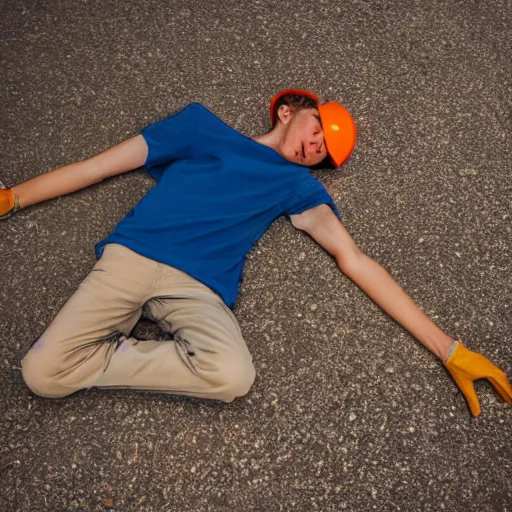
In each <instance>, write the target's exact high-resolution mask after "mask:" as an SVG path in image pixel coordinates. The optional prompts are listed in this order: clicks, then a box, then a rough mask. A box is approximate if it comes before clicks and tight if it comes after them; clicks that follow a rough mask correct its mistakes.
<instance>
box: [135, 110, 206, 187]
mask: <svg viewBox="0 0 512 512" xmlns="http://www.w3.org/2000/svg"><path fill="white" fill-rule="evenodd" d="M197 106H198V105H196V104H194V103H192V104H190V105H188V106H187V107H185V108H184V109H183V110H181V111H180V112H178V113H177V114H173V115H170V116H169V117H166V118H165V119H162V120H161V121H158V122H156V123H153V124H150V125H149V126H146V128H144V129H142V130H141V132H140V133H141V135H142V136H143V137H144V140H145V141H146V143H147V145H148V157H147V159H146V163H145V164H144V167H145V168H146V171H147V172H148V173H149V174H150V175H151V176H152V177H153V178H154V179H155V180H156V181H159V180H160V178H161V174H162V172H163V169H162V168H160V169H159V168H158V167H159V166H161V165H163V164H168V163H170V162H172V161H173V160H178V159H181V158H185V157H187V156H188V155H189V153H190V149H191V147H192V144H193V142H194V140H196V137H195V136H194V132H195V130H196V126H197V114H198V109H197Z"/></svg>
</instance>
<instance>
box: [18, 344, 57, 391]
mask: <svg viewBox="0 0 512 512" xmlns="http://www.w3.org/2000/svg"><path fill="white" fill-rule="evenodd" d="M21 375H22V376H23V380H24V381H25V384H26V385H27V387H28V388H29V389H30V391H32V393H34V394H36V395H39V396H42V397H45V398H55V397H56V395H54V394H52V385H51V381H52V379H51V378H50V376H49V375H47V374H46V372H45V368H44V366H42V365H41V364H38V362H37V361H36V360H35V358H34V357H33V354H31V351H29V352H28V353H27V355H26V356H25V358H24V359H23V361H22V362H21Z"/></svg>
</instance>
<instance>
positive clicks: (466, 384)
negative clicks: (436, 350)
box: [444, 340, 512, 416]
mask: <svg viewBox="0 0 512 512" xmlns="http://www.w3.org/2000/svg"><path fill="white" fill-rule="evenodd" d="M444 365H445V366H446V368H447V370H448V371H449V372H450V375H451V376H452V377H453V380H454V381H455V383H456V384H457V386H459V389H460V390H461V391H462V393H463V394H464V396H465V397H466V400H467V401H468V404H469V408H470V409H471V413H472V414H473V416H478V415H479V414H480V404H479V403H478V398H477V396H476V393H475V388H474V387H473V382H474V381H475V380H478V379H489V381H490V383H491V384H492V385H493V387H494V389H495V390H496V391H497V392H498V393H499V394H500V395H501V397H502V398H503V400H505V402H507V404H509V405H512V387H511V386H510V382H509V381H508V379H507V376H506V375H505V373H504V372H502V371H501V370H500V369H499V368H498V367H497V366H494V365H493V364H492V363H491V362H490V361H489V359H487V358H486V357H484V356H483V355H482V354H478V353H477V352H471V350H468V349H467V348H466V347H464V346H463V345H462V342H461V341H460V340H459V342H458V343H457V346H456V347H455V350H454V351H453V352H452V353H451V354H450V355H449V356H448V358H447V359H446V361H445V362H444Z"/></svg>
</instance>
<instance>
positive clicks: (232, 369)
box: [219, 360, 256, 403]
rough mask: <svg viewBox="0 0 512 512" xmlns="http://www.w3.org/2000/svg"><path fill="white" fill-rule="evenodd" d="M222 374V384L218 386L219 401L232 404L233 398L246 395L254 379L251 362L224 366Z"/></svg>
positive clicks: (236, 362) (254, 374)
mask: <svg viewBox="0 0 512 512" xmlns="http://www.w3.org/2000/svg"><path fill="white" fill-rule="evenodd" d="M223 370H224V371H223V372H222V382H221V383H220V386H219V391H220V393H219V395H220V396H219V399H220V400H222V401H223V402H227V403H229V402H232V401H233V400H234V399H235V398H237V397H241V396H244V395H246V394H247V393H248V392H249V390H250V389H251V386H252V385H253V383H254V379H255V378H256V370H255V369H254V365H253V364H252V361H250V360H248V361H244V362H240V361H234V362H233V363H232V364H230V365H226V366H225V367H224V369H223Z"/></svg>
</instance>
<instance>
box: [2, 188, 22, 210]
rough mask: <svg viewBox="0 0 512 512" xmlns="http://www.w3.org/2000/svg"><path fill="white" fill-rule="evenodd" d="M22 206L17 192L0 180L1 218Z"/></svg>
mask: <svg viewBox="0 0 512 512" xmlns="http://www.w3.org/2000/svg"><path fill="white" fill-rule="evenodd" d="M19 208H20V203H19V201H18V198H17V197H16V194H14V193H13V191H12V190H11V189H10V188H5V186H4V185H3V183H2V182H0V219H5V218H7V217H9V215H11V213H14V212H15V211H16V210H18V209H19Z"/></svg>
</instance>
